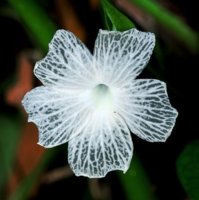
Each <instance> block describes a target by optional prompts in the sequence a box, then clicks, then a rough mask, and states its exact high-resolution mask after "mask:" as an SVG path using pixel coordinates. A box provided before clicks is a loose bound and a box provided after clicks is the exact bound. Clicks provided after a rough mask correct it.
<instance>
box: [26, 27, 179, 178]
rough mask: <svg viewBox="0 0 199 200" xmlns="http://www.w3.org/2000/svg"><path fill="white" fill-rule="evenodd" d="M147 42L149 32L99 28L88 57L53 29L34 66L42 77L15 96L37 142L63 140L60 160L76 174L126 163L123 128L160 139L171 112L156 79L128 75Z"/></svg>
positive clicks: (144, 56)
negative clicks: (65, 149) (65, 156)
mask: <svg viewBox="0 0 199 200" xmlns="http://www.w3.org/2000/svg"><path fill="white" fill-rule="evenodd" d="M154 45H155V37H154V34H152V33H146V32H141V31H138V30H136V29H131V30H128V31H124V32H118V31H102V30H100V32H99V34H98V37H97V39H96V43H95V48H94V55H93V56H92V55H91V53H90V52H89V51H88V49H87V48H86V47H85V46H84V44H83V43H82V42H81V41H80V40H79V39H77V38H76V37H75V36H74V35H73V34H72V33H70V32H68V31H65V30H58V31H57V32H56V34H55V36H54V38H53V39H52V41H51V42H50V44H49V52H48V54H47V56H46V57H45V58H44V59H42V60H41V61H39V62H37V63H36V66H35V69H34V73H35V75H36V77H37V78H38V79H39V80H40V81H41V82H42V83H43V86H40V87H37V88H35V89H33V90H31V91H30V92H28V93H27V94H26V95H25V97H24V99H23V101H22V103H23V106H24V108H25V110H26V111H27V113H28V114H29V121H30V122H34V123H35V124H36V125H37V127H38V129H39V142H38V143H39V144H40V145H42V146H44V147H46V148H49V147H54V146H57V145H60V144H62V143H65V142H68V162H69V164H70V166H71V168H72V170H73V171H74V173H75V174H76V175H77V176H80V175H83V176H87V177H92V178H93V177H104V176H105V175H106V174H107V173H108V172H109V171H112V170H123V171H124V172H126V170H127V169H128V168H129V165H130V161H131V158H132V153H133V143H132V140H131V136H130V131H131V132H132V133H134V134H136V135H137V136H139V137H140V138H142V139H145V140H147V141H149V142H164V141H165V140H166V139H167V138H168V136H169V135H170V134H171V131H172V129H173V126H174V124H175V120H176V117H177V111H176V110H175V109H174V108H173V107H172V106H171V105H170V102H169V99H168V95H167V92H166V85H165V83H164V82H161V81H159V80H154V79H135V78H136V77H137V76H138V75H139V74H140V73H141V71H142V70H143V69H144V67H145V66H146V64H147V62H148V61H149V58H150V56H151V54H152V51H153V48H154Z"/></svg>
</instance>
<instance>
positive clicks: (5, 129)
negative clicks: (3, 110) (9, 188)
mask: <svg viewBox="0 0 199 200" xmlns="http://www.w3.org/2000/svg"><path fill="white" fill-rule="evenodd" d="M20 124H21V123H20V119H19V118H10V117H8V116H0V127H1V131H0V198H1V192H2V191H1V190H2V189H3V187H4V186H5V184H6V183H7V180H8V177H9V175H10V173H11V171H12V169H13V162H14V158H15V153H16V148H17V144H18V141H19V139H20V133H21V132H20Z"/></svg>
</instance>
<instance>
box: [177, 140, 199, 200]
mask: <svg viewBox="0 0 199 200" xmlns="http://www.w3.org/2000/svg"><path fill="white" fill-rule="evenodd" d="M177 172H178V176H179V178H180V180H181V183H182V185H183V186H184V188H185V190H186V192H187V194H188V195H189V197H190V198H191V200H198V199H199V140H197V141H194V142H192V143H191V144H189V145H187V146H186V148H185V149H184V150H183V152H182V153H181V155H180V157H179V159H178V160H177Z"/></svg>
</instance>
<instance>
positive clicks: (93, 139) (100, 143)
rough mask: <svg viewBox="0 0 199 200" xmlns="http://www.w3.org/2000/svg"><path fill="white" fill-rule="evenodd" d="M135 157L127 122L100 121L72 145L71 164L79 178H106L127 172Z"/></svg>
mask: <svg viewBox="0 0 199 200" xmlns="http://www.w3.org/2000/svg"><path fill="white" fill-rule="evenodd" d="M132 153H133V144H132V140H131V136H130V132H129V129H128V127H127V126H126V124H125V123H124V121H123V120H122V119H121V118H120V117H119V116H115V121H112V122H110V121H109V122H108V120H102V121H100V118H99V119H96V120H95V123H92V126H89V127H87V128H86V129H85V130H84V131H83V132H82V133H81V134H79V135H78V136H77V137H75V138H73V139H72V140H70V141H69V146H68V154H69V155H68V161H69V164H70V166H71V168H72V169H73V171H74V173H75V174H76V175H77V176H87V177H89V178H99V177H104V176H105V175H106V174H107V173H108V172H109V171H113V170H123V171H124V172H126V171H127V169H128V168H129V165H130V161H131V158H132Z"/></svg>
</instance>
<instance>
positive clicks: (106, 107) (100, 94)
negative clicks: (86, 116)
mask: <svg viewBox="0 0 199 200" xmlns="http://www.w3.org/2000/svg"><path fill="white" fill-rule="evenodd" d="M92 100H93V103H94V105H95V108H96V109H97V111H100V112H103V113H109V112H112V111H113V99H112V94H111V91H110V88H109V87H108V86H107V85H105V84H102V83H101V84H98V85H97V86H95V87H94V88H93V90H92Z"/></svg>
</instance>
